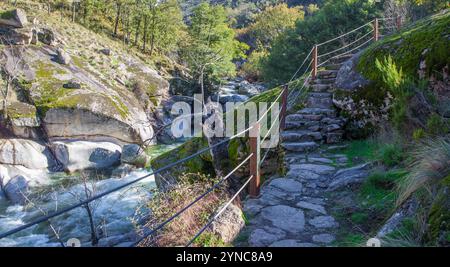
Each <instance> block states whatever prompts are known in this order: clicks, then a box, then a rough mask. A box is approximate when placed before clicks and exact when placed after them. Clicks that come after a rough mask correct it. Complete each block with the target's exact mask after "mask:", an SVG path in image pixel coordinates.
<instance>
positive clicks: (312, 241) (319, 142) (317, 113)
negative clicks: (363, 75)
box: [239, 57, 370, 247]
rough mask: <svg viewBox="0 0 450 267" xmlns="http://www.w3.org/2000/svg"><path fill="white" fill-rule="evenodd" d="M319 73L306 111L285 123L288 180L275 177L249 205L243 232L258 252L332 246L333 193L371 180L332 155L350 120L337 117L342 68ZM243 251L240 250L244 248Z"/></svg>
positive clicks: (362, 168) (363, 168)
mask: <svg viewBox="0 0 450 267" xmlns="http://www.w3.org/2000/svg"><path fill="white" fill-rule="evenodd" d="M346 59H347V57H346V58H339V59H336V61H335V62H332V64H333V66H332V67H331V70H326V71H320V72H319V73H318V79H317V80H316V81H315V82H314V83H313V84H312V85H311V90H312V92H311V93H309V97H308V101H307V107H306V108H304V109H302V110H300V111H298V112H296V113H295V114H290V115H288V116H287V117H286V131H285V132H283V133H282V140H283V143H282V146H283V147H284V149H285V150H286V156H285V164H286V167H287V169H288V172H287V174H286V176H284V177H272V178H271V179H270V180H268V181H266V182H265V184H264V185H263V187H262V190H261V194H260V197H259V198H257V199H247V200H246V201H245V202H244V212H245V214H246V215H247V216H248V220H249V223H248V225H247V226H246V227H245V229H244V230H243V232H242V235H244V236H247V237H248V240H247V242H246V244H245V245H248V246H253V247H266V246H271V247H315V246H329V245H331V244H332V243H333V241H335V239H336V236H335V233H336V232H337V229H338V227H339V222H338V221H337V220H336V219H335V218H334V217H333V216H331V215H330V214H329V213H328V210H329V209H330V206H331V205H332V203H333V202H332V201H331V200H329V199H328V198H327V195H328V192H329V191H330V190H337V189H340V188H342V187H344V186H347V185H349V184H351V183H353V182H357V181H360V180H361V179H363V178H364V177H366V176H367V169H368V168H369V167H370V166H369V165H368V164H364V165H360V166H356V167H353V168H345V166H347V158H346V156H345V155H339V154H334V153H331V152H330V151H331V150H332V148H333V146H332V145H331V144H335V143H339V142H340V141H341V139H342V136H343V134H344V132H343V130H342V128H343V126H344V124H345V119H343V118H339V117H338V116H337V113H336V110H335V109H334V107H333V103H332V90H333V87H334V80H335V78H336V74H337V70H336V69H338V67H339V64H342V63H343V62H344V61H345V60H346ZM239 245H241V244H239Z"/></svg>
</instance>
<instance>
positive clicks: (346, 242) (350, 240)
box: [333, 233, 366, 247]
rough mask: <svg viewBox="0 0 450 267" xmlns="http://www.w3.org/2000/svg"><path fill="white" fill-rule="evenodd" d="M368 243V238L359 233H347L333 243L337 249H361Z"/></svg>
mask: <svg viewBox="0 0 450 267" xmlns="http://www.w3.org/2000/svg"><path fill="white" fill-rule="evenodd" d="M365 243H366V238H365V237H364V235H362V234H359V233H346V234H345V235H343V236H341V237H339V238H338V240H336V241H335V242H333V245H334V246H337V247H361V246H364V245H365Z"/></svg>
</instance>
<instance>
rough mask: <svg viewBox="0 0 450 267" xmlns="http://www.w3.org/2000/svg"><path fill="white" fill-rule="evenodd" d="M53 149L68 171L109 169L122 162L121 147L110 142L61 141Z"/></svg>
mask: <svg viewBox="0 0 450 267" xmlns="http://www.w3.org/2000/svg"><path fill="white" fill-rule="evenodd" d="M51 149H52V151H53V153H54V155H55V157H56V158H57V159H58V161H59V162H60V163H61V164H62V165H63V167H64V169H65V170H66V171H68V172H71V173H73V172H76V171H80V170H86V169H107V168H110V167H113V166H115V165H118V164H120V155H121V151H122V149H121V147H120V146H118V145H116V144H113V143H108V142H86V141H69V142H67V141H64V142H62V141H59V142H54V143H52V144H51Z"/></svg>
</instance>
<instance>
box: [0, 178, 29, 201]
mask: <svg viewBox="0 0 450 267" xmlns="http://www.w3.org/2000/svg"><path fill="white" fill-rule="evenodd" d="M3 191H4V192H5V196H6V198H7V199H8V200H9V201H11V202H12V203H14V204H22V205H23V204H26V196H27V195H28V194H29V186H28V179H27V178H25V177H24V176H21V175H18V176H14V177H13V178H11V180H9V182H8V183H7V184H6V185H5V186H4V187H3Z"/></svg>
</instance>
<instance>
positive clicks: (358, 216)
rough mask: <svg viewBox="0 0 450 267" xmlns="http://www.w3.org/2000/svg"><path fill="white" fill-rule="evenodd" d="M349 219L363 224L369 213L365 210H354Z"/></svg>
mask: <svg viewBox="0 0 450 267" xmlns="http://www.w3.org/2000/svg"><path fill="white" fill-rule="evenodd" d="M350 219H351V221H352V222H353V223H356V224H363V223H365V222H367V220H368V219H369V215H368V214H367V213H365V212H355V213H353V214H352V216H351V217H350Z"/></svg>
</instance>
